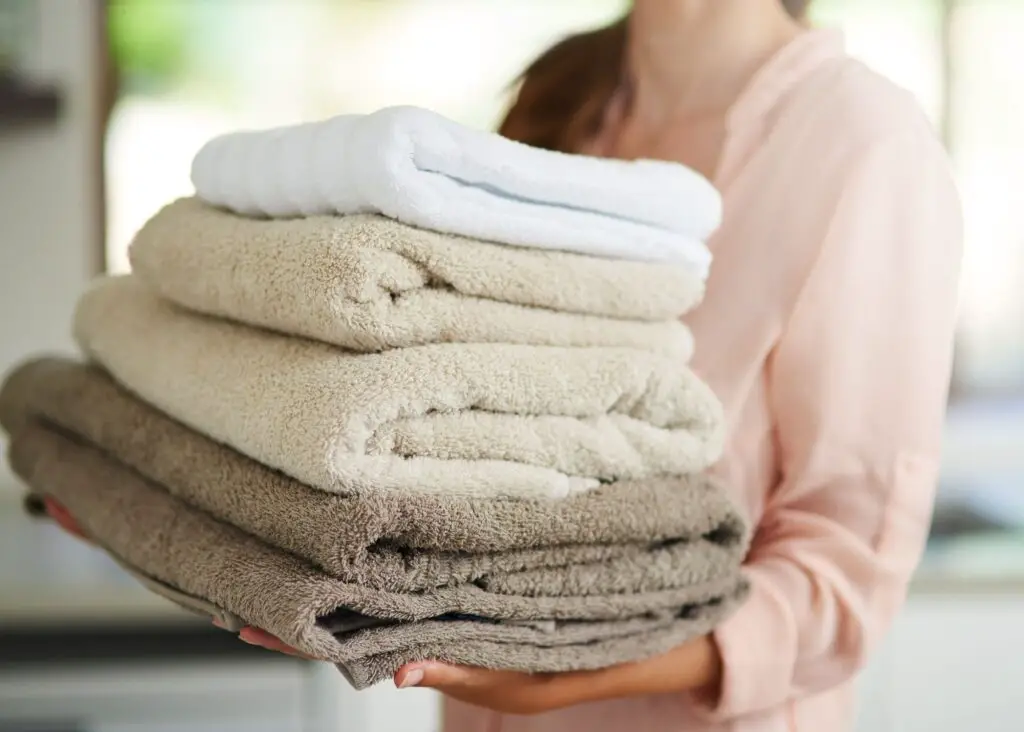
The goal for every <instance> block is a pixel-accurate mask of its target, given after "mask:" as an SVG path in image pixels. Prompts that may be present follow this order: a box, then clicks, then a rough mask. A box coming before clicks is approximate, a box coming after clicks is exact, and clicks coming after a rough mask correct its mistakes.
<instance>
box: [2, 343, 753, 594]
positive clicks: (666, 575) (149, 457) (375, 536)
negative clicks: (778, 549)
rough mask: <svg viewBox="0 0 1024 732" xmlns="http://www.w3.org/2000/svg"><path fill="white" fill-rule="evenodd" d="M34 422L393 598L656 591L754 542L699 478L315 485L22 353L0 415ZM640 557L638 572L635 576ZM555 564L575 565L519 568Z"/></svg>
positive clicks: (90, 377) (13, 423) (61, 362)
mask: <svg viewBox="0 0 1024 732" xmlns="http://www.w3.org/2000/svg"><path fill="white" fill-rule="evenodd" d="M34 420H35V421H40V422H43V423H45V424H48V425H51V426H53V427H55V428H57V429H59V430H62V431H63V432H65V433H69V434H72V435H75V436H76V437H77V438H78V439H80V440H81V441H84V442H87V443H89V444H91V445H94V446H96V447H97V448H98V449H100V450H101V451H102V452H103V453H105V454H107V455H109V456H111V457H112V458H114V459H116V460H117V461H118V462H119V463H120V464H122V465H125V466H127V467H129V468H131V469H132V470H134V471H136V472H137V473H139V474H140V475H142V476H144V477H146V478H148V479H150V480H152V481H153V482H155V483H156V484H159V485H160V486H161V487H163V488H165V489H166V490H167V491H168V492H170V493H171V494H172V495H174V496H175V497H177V498H179V499H181V500H182V501H184V502H186V503H188V504H190V505H193V506H195V507H197V508H200V509H202V510H203V511H206V512H207V513H209V514H211V515H212V516H214V517H215V518H218V519H220V520H222V521H224V522H226V523H229V524H232V525H234V526H237V527H239V528H241V529H243V530H245V531H246V532H248V533H250V534H252V535H254V536H256V537H258V538H260V539H262V540H263V541H265V542H266V543H268V544H269V545H271V546H275V547H280V548H282V549H286V550H288V551H290V552H292V553H294V554H296V555H298V556H300V557H303V558H305V559H307V560H309V561H311V562H313V563H314V564H316V565H318V566H319V567H321V568H323V569H324V570H325V571H326V572H328V573H330V574H332V575H333V576H336V577H339V578H341V579H344V580H346V581H349V582H353V583H358V584H364V585H367V586H370V587H375V588H378V589H382V590H389V591H393V592H405V591H417V590H425V589H433V588H437V587H442V586H449V585H457V584H461V583H476V585H477V586H479V587H482V588H484V589H486V590H488V591H490V592H494V593H498V594H512V595H517V594H523V595H554V596H557V595H560V594H564V593H566V592H569V593H571V594H578V595H583V594H586V593H588V592H589V593H591V594H607V593H611V592H616V591H633V590H637V589H639V590H643V591H647V590H659V589H664V588H665V587H670V586H677V585H680V584H688V583H694V582H700V581H702V580H703V579H705V578H708V577H714V576H720V575H723V574H728V573H730V572H733V571H735V568H736V566H737V565H738V564H739V562H740V560H741V559H742V558H743V554H744V552H745V548H746V543H745V539H746V537H745V532H744V525H743V522H742V520H741V518H740V516H739V515H738V514H737V513H736V510H735V508H734V507H733V505H732V504H731V502H730V501H729V500H728V499H727V498H726V496H725V494H724V492H723V491H722V489H721V487H720V486H719V485H717V484H716V483H715V482H714V481H712V480H711V479H709V478H706V477H703V476H689V477H685V478H671V479H670V478H658V479H650V480H644V481H635V482H619V483H614V484H611V485H608V486H604V487H602V488H600V489H598V490H595V491H592V492H587V493H583V494H579V495H577V496H574V497H571V498H568V499H566V500H563V501H551V500H531V501H512V500H493V499H476V498H466V497H456V496H446V495H443V494H432V495H421V494H412V495H409V494H405V493H402V494H398V493H393V492H390V493H377V494H370V495H366V496H358V495H350V496H346V495H338V494H335V493H328V492H325V491H320V490H316V489H313V488H309V487H307V486H305V485H303V484H301V483H299V482H297V481H295V480H294V479H291V478H289V477H287V476H285V475H283V474H282V473H279V472H277V471H274V470H271V469H269V468H267V467H265V466H263V465H261V464H259V463H257V462H255V461H253V460H251V459H249V458H247V457H245V456H243V455H241V454H239V453H237V452H235V451H234V450H232V449H230V448H228V447H226V446H224V445H221V444H218V443H216V442H214V441H212V440H210V439H208V438H206V437H204V436H203V435H200V434H198V433H196V432H194V431H192V430H190V429H188V428H187V427H185V426H183V425H182V424H180V423H178V422H176V421H174V420H173V419H171V418H169V417H167V416H166V415H164V414H163V413H161V412H160V411H158V410H157V409H155V408H153V407H151V406H150V405H148V404H146V403H144V402H142V401H141V400H139V399H137V398H136V397H134V396H132V395H131V394H129V393H127V392H126V391H124V390H123V389H122V388H120V387H118V386H117V385H116V384H115V383H114V382H113V381H112V380H111V379H110V378H109V376H107V375H106V374H105V373H103V372H102V371H101V370H99V369H98V368H96V367H93V366H87V365H84V364H80V363H77V362H75V361H71V360H66V359H61V358H49V359H47V358H43V359H37V360H34V361H29V362H27V363H25V364H24V365H22V366H20V367H19V368H18V369H16V370H15V371H13V372H12V373H11V374H10V375H9V376H8V378H7V380H6V382H5V383H4V385H3V387H2V388H0V424H2V425H3V426H4V427H5V428H6V429H7V430H8V431H9V432H11V433H12V434H16V433H17V432H19V430H20V429H21V428H22V427H23V426H24V425H26V424H29V423H31V422H32V421H34ZM686 545H691V546H692V547H697V549H692V548H690V549H687V548H686ZM671 547H675V550H674V551H675V553H672V552H666V551H664V550H666V549H669V548H671ZM659 549H660V550H661V551H660V552H659ZM657 557H661V559H662V562H663V563H659V562H658V561H655V559H656V558H657ZM708 562H714V563H715V566H713V567H709V566H707V563H708ZM636 567H640V568H642V577H643V581H641V582H637V581H634V580H633V579H632V576H631V575H630V574H629V572H630V571H631V568H636ZM555 568H569V569H565V570H563V571H557V572H543V571H540V572H537V571H533V572H531V571H526V570H544V569H555ZM659 569H662V570H664V572H659V571H657V570H659Z"/></svg>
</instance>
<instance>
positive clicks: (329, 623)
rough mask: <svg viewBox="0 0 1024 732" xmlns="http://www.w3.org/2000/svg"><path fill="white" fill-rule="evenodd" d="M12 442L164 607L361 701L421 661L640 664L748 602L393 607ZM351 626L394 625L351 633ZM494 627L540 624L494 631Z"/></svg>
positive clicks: (41, 437) (529, 666) (540, 600)
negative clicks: (174, 605)
mask: <svg viewBox="0 0 1024 732" xmlns="http://www.w3.org/2000/svg"><path fill="white" fill-rule="evenodd" d="M8 429H13V432H14V434H13V435H12V440H11V445H10V462H11V466H12V467H13V469H14V470H15V472H16V473H17V474H18V475H19V476H21V477H22V478H23V479H24V480H25V481H26V483H27V484H28V485H29V486H30V488H31V489H32V490H33V491H34V492H36V493H40V494H44V495H50V496H53V497H54V498H55V499H56V500H58V501H60V502H61V503H63V504H64V505H65V506H67V508H68V510H69V511H70V512H71V514H72V515H73V516H75V518H76V520H77V521H78V522H79V523H80V525H81V526H82V528H83V530H84V531H85V532H86V533H87V534H88V535H89V536H90V537H92V538H93V539H94V540H95V541H96V542H97V543H98V544H100V545H101V546H103V547H104V548H106V549H107V551H109V552H111V553H112V554H113V555H114V556H116V557H117V558H118V559H119V560H120V561H122V562H123V563H125V564H127V565H129V566H130V567H133V568H134V569H135V570H136V571H137V572H138V573H140V574H142V575H144V576H146V577H148V578H151V581H150V582H148V585H149V586H150V587H151V588H152V589H155V590H157V591H160V589H159V588H160V587H165V588H166V592H164V593H163V594H165V595H166V596H168V597H169V598H170V599H173V600H174V601H175V602H178V603H179V604H182V605H184V606H187V607H192V608H194V609H196V610H198V611H203V609H204V608H210V607H211V606H212V608H213V609H211V610H210V612H211V613H212V614H221V613H219V612H218V610H221V609H222V610H223V611H224V612H223V616H225V617H229V618H233V619H236V621H235V622H236V624H248V625H253V626H256V627H259V628H263V629H264V630H267V631H268V632H270V633H273V634H274V635H276V636H278V637H279V638H281V639H282V640H283V641H284V642H286V643H288V644H290V645H293V646H294V647H296V648H298V649H299V650H301V651H304V652H306V653H308V654H310V655H313V656H315V657H317V658H322V659H324V660H329V661H333V662H335V663H337V664H338V665H339V667H340V668H342V669H343V671H344V673H345V675H346V677H347V678H349V680H350V681H351V683H353V685H355V686H356V687H357V688H362V687H364V686H368V685H370V684H373V683H376V682H377V681H380V680H382V679H384V678H387V677H389V676H390V675H392V674H393V673H394V672H395V671H396V670H397V669H398V667H399V666H401V665H402V664H403V663H406V662H408V661H412V660H422V659H427V658H435V659H440V660H445V661H448V662H452V663H462V664H470V665H475V666H482V667H487V668H499V669H516V670H523V671H567V670H574V669H590V668H600V667H605V666H608V665H612V664H616V663H622V662H627V661H632V660H637V659H640V658H644V657H647V656H651V655H655V654H657V653H661V652H664V651H667V650H669V649H670V648H672V647H674V646H676V645H679V644H680V643H683V642H685V641H686V640H688V639H689V638H692V637H694V636H695V635H698V634H703V633H706V632H707V631H708V630H710V629H711V628H712V627H713V626H714V625H715V624H716V623H717V622H719V621H720V620H721V619H722V618H724V617H725V616H726V615H727V614H728V613H729V612H731V611H732V610H733V609H734V608H735V606H736V605H737V604H738V603H739V602H740V601H741V600H742V599H743V597H744V596H745V594H746V583H745V582H744V581H743V579H742V578H741V577H740V576H739V574H738V573H732V574H728V575H726V576H723V577H721V578H719V579H714V580H709V581H707V582H704V583H701V584H699V585H694V586H690V587H684V588H679V589H676V590H670V591H662V592H660V593H658V592H655V593H639V594H638V595H630V594H619V595H603V596H594V595H585V596H568V595H566V596H563V597H558V598H555V597H523V596H508V595H500V594H495V593H490V592H488V591H486V590H484V589H482V588H479V587H475V586H473V585H465V586H459V587H450V588H442V589H441V590H438V591H436V592H427V593H389V592H385V591H381V590H374V589H371V588H367V587H363V586H360V585H353V584H345V583H341V582H339V581H337V580H335V579H333V578H331V577H330V576H328V575H326V574H324V573H323V572H321V571H319V570H317V569H316V568H314V567H313V566H311V565H309V564H308V563H306V562H304V561H303V560H301V559H299V558H298V557H296V556H294V555H292V554H290V553H288V552H285V551H281V550H279V549H274V548H272V547H270V546H268V545H267V544H264V543H263V542H261V541H259V540H258V539H256V538H254V537H252V536H250V535H248V534H246V533H244V532H242V531H240V530H239V529H237V528H235V527H232V526H229V525H227V524H224V523H221V522H218V521H216V520H215V519H213V518H212V517H210V516H208V515H207V514H205V513H203V512H202V511H199V510H198V509H194V508H192V507H190V506H188V505H186V504H184V503H182V502H181V501H179V500H177V499H176V498H174V497H173V496H171V495H169V494H168V493H167V492H166V491H164V490H163V489H161V488H159V487H157V486H155V485H153V484H151V483H148V482H147V481H145V480H144V479H143V478H141V477H140V476H138V475H137V474H136V473H134V472H133V471H131V470H129V469H127V468H125V467H123V466H121V465H119V464H118V463H117V462H116V461H114V460H112V459H111V458H109V457H107V456H105V455H103V454H102V453H101V452H100V451H98V450H96V449H95V448H94V447H91V446H88V445H86V444H84V443H82V442H79V441H77V440H75V439H73V438H72V437H70V436H67V435H65V434H62V433H61V432H59V431H56V430H54V429H52V428H49V427H47V426H44V425H43V423H41V422H36V421H32V420H30V421H27V422H20V423H17V422H15V423H9V426H8ZM676 548H677V547H669V548H668V549H666V550H665V551H666V552H667V553H672V552H673V551H674V550H675V549H676ZM637 598H639V600H640V601H639V602H635V600H636V599H637ZM527 608H529V609H527ZM353 613H356V614H358V615H361V616H369V618H371V619H372V618H377V619H383V620H388V621H394V620H398V621H404V622H397V623H394V624H391V623H386V624H383V625H379V624H378V625H376V626H375V627H360V625H361V623H360V622H359V618H355V619H353V617H352V615H353ZM467 616H469V618H468V619H467ZM504 618H509V619H512V620H517V621H522V620H530V619H532V618H536V619H538V620H542V621H545V622H543V623H529V622H514V623H503V622H495V621H500V620H502V619H504ZM563 618H566V619H565V620H563ZM569 618H591V619H593V621H594V622H587V621H580V620H570V619H569ZM371 625H374V623H372V622H371Z"/></svg>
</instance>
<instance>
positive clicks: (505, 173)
mask: <svg viewBox="0 0 1024 732" xmlns="http://www.w3.org/2000/svg"><path fill="white" fill-rule="evenodd" d="M192 183H193V184H194V185H195V188H196V193H197V194H198V195H199V197H200V198H202V199H203V200H204V201H207V202H209V203H212V204H215V205H217V206H223V207H224V208H228V209H230V210H232V211H236V212H239V213H244V214H249V215H256V216H271V217H276V218H282V217H296V216H310V215H323V214H353V213H382V214H384V215H386V216H389V217H391V218H394V219H397V220H399V221H404V222H405V223H408V224H413V225H415V226H422V227H423V228H425V229H431V230H434V231H441V232H445V233H451V234H461V235H463V236H471V237H474V238H478V239H487V240H491V241H496V242H501V243H503V244H514V245H519V246H525V247H532V248H543V249H560V250H565V251H575V252H581V253H584V254H594V255H599V256H607V257H614V258H621V259H635V260H648V261H677V262H681V263H685V264H687V265H688V266H690V267H692V268H693V269H694V271H695V272H696V273H698V274H699V275H701V276H703V275H705V274H706V273H707V269H708V266H709V264H710V262H711V254H710V253H709V252H708V249H707V247H705V246H704V245H703V244H702V243H701V242H702V241H703V240H704V239H706V238H707V237H708V235H709V234H711V233H712V232H713V231H714V230H715V229H716V228H717V227H718V225H719V221H720V218H721V210H722V204H721V199H720V196H719V194H718V192H717V191H716V190H715V188H714V186H712V185H711V183H710V182H709V181H708V180H707V179H705V178H704V177H703V176H701V175H700V174H699V173H697V172H695V171H693V170H690V169H689V168H686V167H684V166H682V165H679V164H678V163H669V162H662V161H653V160H639V161H632V162H627V161H623V160H605V159H598V158H588V157H583V156H579V155H566V154H563V153H557V152H551V151H547V150H538V149H536V148H531V147H528V146H526V145H523V144H520V143H517V142H513V141H511V140H507V139H505V138H502V137H500V136H498V135H496V134H493V133H489V132H481V131H478V130H472V129H469V128H466V127H463V126H461V125H459V124H457V123H455V122H452V121H451V120H448V119H445V118H444V117H442V116H440V115H438V114H435V113H433V112H429V111H427V110H425V109H418V108H415V107H392V108H388V109H382V110H380V111H378V112H375V113H373V114H369V115H342V116H339V117H334V118H332V119H328V120H324V121H322V122H314V123H309V124H303V125H296V126H291V127H282V128H277V129H272V130H265V131H259V132H239V133H233V134H228V135H224V136H222V137H218V138H215V139H213V140H211V141H210V142H208V143H207V144H206V145H205V146H204V147H203V148H202V149H201V150H200V151H199V153H198V154H197V155H196V157H195V160H194V161H193V163H192Z"/></svg>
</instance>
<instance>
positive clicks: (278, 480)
mask: <svg viewBox="0 0 1024 732" xmlns="http://www.w3.org/2000/svg"><path fill="white" fill-rule="evenodd" d="M193 181H194V183H195V186H196V190H197V197H195V198H189V199H183V200H179V201H176V202H174V203H172V204H170V205H169V206H167V207H166V208H164V209H163V210H162V211H160V212H159V213H157V214H156V215H155V216H154V217H153V218H152V219H151V220H150V221H149V222H148V223H147V224H146V225H145V226H144V227H143V228H142V230H141V231H140V232H139V233H138V234H137V236H136V238H135V240H134V242H133V244H132V247H131V251H130V257H131V262H132V268H133V273H132V274H131V275H126V276H119V277H109V278H104V279H101V280H100V281H98V282H97V283H95V285H94V286H93V287H91V288H90V290H89V291H88V292H87V293H86V294H85V295H84V296H83V297H82V299H81V301H80V304H79V306H78V309H77V312H76V314H75V323H74V333H75V337H76V340H77V342H78V344H79V345H80V347H81V349H82V351H83V353H84V354H85V356H86V360H85V362H77V361H73V360H69V359H64V358H36V359H34V360H31V361H29V362H27V363H25V364H23V365H21V366H20V367H18V368H17V369H15V370H14V372H12V373H11V374H10V375H9V376H8V378H7V380H6V383H5V384H4V386H3V388H2V390H0V423H2V425H3V427H4V428H5V429H6V431H7V432H8V433H9V434H10V436H11V440H10V462H11V465H12V466H13V469H14V470H15V471H16V472H17V474H18V475H20V476H21V477H22V478H23V479H24V481H25V482H26V484H27V485H28V486H29V489H30V491H31V494H32V500H31V501H30V502H29V503H30V505H33V504H34V502H35V501H36V500H37V499H38V497H39V496H52V497H53V498H54V499H56V500H58V501H59V502H61V503H63V504H64V505H65V506H66V507H67V508H68V509H69V511H70V513H71V514H72V515H73V516H75V517H76V519H77V520H78V521H79V523H80V525H81V527H82V528H83V530H84V531H85V532H86V533H87V534H88V535H89V536H90V537H91V538H92V539H93V540H94V541H95V542H96V543H97V544H98V545H99V546H101V547H102V548H104V549H105V550H106V551H108V552H109V553H110V554H111V555H112V556H113V557H114V558H115V559H117V561H119V562H120V563H122V564H123V565H124V566H125V567H126V568H127V569H128V570H129V571H130V572H132V573H133V574H135V576H137V577H138V578H139V579H140V580H141V581H142V582H143V583H144V584H146V585H147V586H148V587H149V588H151V589H152V590H153V591H155V592H157V593H160V594H162V595H164V596H165V597H167V598H169V599H171V600H173V601H175V602H177V603H179V604H180V605H182V606H184V607H187V608H190V609H192V610H195V611H198V612H200V613H204V614H207V615H210V616H214V617H216V618H219V619H220V621H221V622H222V623H223V624H224V625H226V626H227V627H229V628H239V627H242V626H244V625H252V626H255V627H259V628H262V629H264V630H266V631H268V632H270V633H273V634H274V635H276V636H278V637H280V638H281V639H282V640H283V641H285V642H286V643H288V644H290V645H292V646H295V647H296V648H298V649H299V650H301V651H303V652H305V653H307V654H310V655H312V656H315V657H317V658H321V659H325V660H329V661H332V662H334V663H336V664H337V665H338V667H339V668H340V669H341V670H342V672H343V673H344V674H345V675H346V677H347V678H348V679H349V681H350V682H351V683H352V684H353V685H354V686H355V687H357V688H362V687H365V686H368V685H371V684H374V683H376V682H378V681H380V680H382V679H384V678H388V677H390V676H391V675H392V674H393V673H394V672H395V671H396V670H397V668H398V667H399V666H401V665H402V664H403V663H407V662H409V661H413V660H422V659H439V660H444V661H448V662H452V663H460V664H471V665H477V666H483V667H489V668H499V669H517V670H523V671H534V672H547V671H564V670H573V669H592V668H601V667H605V666H608V665H612V664H616V663H621V662H627V661H631V660H637V659H640V658H644V657H647V656H650V655H653V654H657V653H661V652H664V651H667V650H668V649H670V648H672V647H673V646H676V645H678V644H680V643H682V642H684V641H686V640H687V639H689V638H691V637H693V636H695V635H699V634H703V633H706V632H708V631H709V630H710V629H711V628H713V627H714V626H715V624H716V623H718V622H720V621H721V620H722V619H723V618H724V617H726V616H727V615H728V614H729V613H730V612H731V611H732V610H733V609H734V608H735V607H736V606H737V604H738V603H739V602H741V601H742V599H743V598H744V596H745V594H746V584H745V581H744V580H743V578H742V577H741V574H740V571H739V568H740V563H741V560H742V558H743V555H744V552H745V549H746V530H745V527H744V524H743V522H742V520H741V519H740V517H739V516H738V514H737V512H736V510H735V509H734V507H733V505H732V504H731V503H730V501H729V500H728V499H727V497H726V496H725V494H724V492H723V490H722V488H721V486H719V485H717V484H716V483H715V482H714V481H713V480H712V479H710V478H708V477H706V475H705V472H706V469H707V468H708V467H709V466H710V465H711V464H712V463H713V462H714V461H715V460H716V459H717V457H718V456H719V454H720V452H721V450H722V446H723V439H724V424H723V415H722V408H721V405H720V404H719V402H718V401H717V400H716V398H715V396H714V394H713V393H712V391H711V390H710V389H709V388H708V386H707V385H705V384H704V383H703V382H702V381H701V380H700V379H699V378H697V377H696V376H695V375H694V374H693V373H692V372H691V371H690V370H689V369H688V368H687V366H686V364H687V361H688V359H689V358H690V355H691V353H692V349H693V346H694V344H693V343H692V339H691V336H690V333H689V331H688V330H687V328H686V327H685V326H684V325H683V324H681V323H680V322H679V316H680V315H682V314H683V313H685V312H686V311H687V310H689V309H690V308H692V307H694V306H695V305H697V304H698V303H699V301H700V299H701V297H702V294H703V289H704V281H705V278H706V274H707V267H708V263H709V260H710V256H709V254H708V251H707V249H706V247H705V246H704V245H703V243H702V242H703V240H704V239H705V238H706V237H707V235H708V234H710V232H711V231H712V230H713V229H714V228H715V226H717V220H718V216H719V214H720V202H719V200H718V197H717V194H716V193H715V192H714V189H713V188H712V187H711V186H710V184H708V183H707V181H705V180H704V179H703V178H701V177H700V176H698V175H697V174H695V173H693V172H692V171H689V170H687V169H685V168H683V167H681V166H678V165H673V164H668V163H655V162H634V163H627V162H619V161H602V160H595V159H587V158H580V157H572V156H565V155H560V154H557V153H550V152H546V151H539V150H534V149H530V148H526V147H524V146H521V145H518V144H516V143H513V142H510V141H508V140H503V139H501V138H499V137H497V136H494V135H489V134H486V133H481V132H475V131H471V130H468V129H464V128H462V127H459V126H458V125H456V124H454V123H452V122H450V121H449V120H446V119H443V118H441V117H439V116H437V115H434V114H432V113H429V112H426V111H425V110H420V109H413V108H395V109H388V110H383V111H381V112H378V113H375V114H372V115H366V116H347V117H340V118H336V119H333V120H329V121H327V122H320V123H316V124H311V125H303V126H299V127H295V128H284V129H280V130H274V131H271V132H258V133H257V132H253V133H239V134H233V135H228V136H226V137H222V138H218V139H216V140H213V141H211V142H210V143H209V144H208V145H207V146H206V147H204V148H203V149H202V150H201V151H200V153H199V154H198V155H197V157H196V159H195V161H194V165H193Z"/></svg>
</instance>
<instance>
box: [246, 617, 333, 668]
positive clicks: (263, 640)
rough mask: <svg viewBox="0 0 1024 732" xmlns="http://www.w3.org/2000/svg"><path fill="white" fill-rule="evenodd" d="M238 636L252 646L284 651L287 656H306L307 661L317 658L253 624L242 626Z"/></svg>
mask: <svg viewBox="0 0 1024 732" xmlns="http://www.w3.org/2000/svg"><path fill="white" fill-rule="evenodd" d="M238 637H239V639H241V640H243V641H245V642H246V643H248V644H249V645H252V646H260V647H262V648H266V649H267V650H269V651H277V652H278V653H283V654H285V655H287V656H295V657H296V658H304V659H306V660H307V661H315V660H316V659H314V658H313V657H312V656H307V655H306V654H305V653H302V652H301V651H299V650H296V649H295V648H292V647H291V646H289V645H288V644H286V643H284V642H283V641H281V640H280V639H279V638H277V636H273V635H271V634H270V633H268V632H266V631H265V630H260V629H259V628H253V627H251V626H250V627H245V628H242V630H241V632H240V633H239V634H238Z"/></svg>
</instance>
